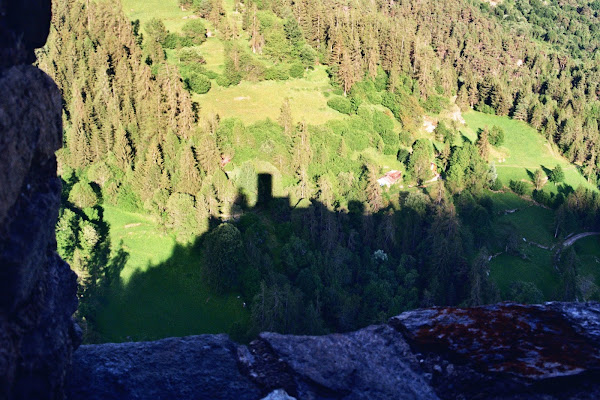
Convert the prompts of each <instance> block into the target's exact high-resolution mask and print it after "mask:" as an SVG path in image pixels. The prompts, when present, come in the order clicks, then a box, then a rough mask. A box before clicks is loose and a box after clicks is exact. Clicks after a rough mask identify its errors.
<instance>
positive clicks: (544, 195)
mask: <svg viewBox="0 0 600 400" xmlns="http://www.w3.org/2000/svg"><path fill="white" fill-rule="evenodd" d="M532 197H533V199H534V200H535V201H537V202H538V203H540V204H543V205H545V206H548V207H552V205H553V204H552V203H553V202H552V197H551V196H550V194H549V193H548V192H546V191H545V190H543V189H542V190H537V189H536V190H534V191H533V195H532Z"/></svg>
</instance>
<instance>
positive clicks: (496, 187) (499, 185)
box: [490, 178, 504, 191]
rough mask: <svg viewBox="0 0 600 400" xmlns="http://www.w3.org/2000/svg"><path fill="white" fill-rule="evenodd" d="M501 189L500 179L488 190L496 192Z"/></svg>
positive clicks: (502, 185)
mask: <svg viewBox="0 0 600 400" xmlns="http://www.w3.org/2000/svg"><path fill="white" fill-rule="evenodd" d="M503 187H504V184H503V183H502V180H501V179H500V178H496V180H495V181H494V182H493V183H492V185H491V186H490V189H492V190H495V191H498V190H502V188H503Z"/></svg>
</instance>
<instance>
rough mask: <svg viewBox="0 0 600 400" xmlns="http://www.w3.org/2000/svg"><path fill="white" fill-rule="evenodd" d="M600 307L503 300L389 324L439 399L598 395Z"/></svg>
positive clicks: (415, 314)
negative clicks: (413, 354) (427, 373)
mask: <svg viewBox="0 0 600 400" xmlns="http://www.w3.org/2000/svg"><path fill="white" fill-rule="evenodd" d="M598 307H599V305H598V304H597V303H591V304H568V303H548V304H546V305H527V306H525V305H520V304H512V303H501V304H496V305H490V306H485V307H474V308H469V309H459V308H433V309H425V310H415V311H410V312H406V313H403V314H401V315H399V316H397V317H394V318H392V319H391V321H390V324H391V325H392V326H394V327H395V328H396V329H398V330H399V331H401V332H402V333H403V334H404V335H405V336H406V338H407V340H408V341H409V343H410V344H411V345H412V347H413V350H414V351H416V352H420V353H422V354H420V357H421V359H422V360H423V362H422V365H423V367H424V369H426V370H428V371H430V372H431V373H432V376H433V378H434V379H433V384H434V386H436V389H437V392H438V393H444V394H445V395H444V397H447V398H452V397H453V396H455V395H458V394H461V395H466V396H467V397H470V396H473V397H476V395H482V394H484V395H485V396H484V397H491V396H496V397H497V398H513V397H512V396H522V395H525V394H527V395H528V396H530V395H533V394H536V395H539V396H542V395H543V396H554V395H556V396H558V398H562V397H569V398H587V397H585V396H586V395H587V394H588V393H594V395H599V394H600V387H599V386H598V385H597V384H596V383H595V382H600V380H598V378H599V377H600V374H599V372H600V347H599V346H598V341H597V339H598V336H597V334H598V326H599V325H598V324H599V323H600V313H599V312H598V311H599V309H598ZM449 365H452V368H451V369H450V370H449V369H448V368H447V366H449ZM444 366H446V367H444ZM516 398H518V397H516ZM543 398H554V397H543ZM592 398H593V397H592Z"/></svg>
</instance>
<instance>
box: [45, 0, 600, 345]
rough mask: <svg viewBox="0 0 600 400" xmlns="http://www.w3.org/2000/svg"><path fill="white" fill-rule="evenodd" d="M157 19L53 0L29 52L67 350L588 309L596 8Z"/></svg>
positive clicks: (598, 216) (334, 6)
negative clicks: (61, 268) (480, 309)
mask: <svg viewBox="0 0 600 400" xmlns="http://www.w3.org/2000/svg"><path fill="white" fill-rule="evenodd" d="M172 2H173V4H172V5H171V7H172V10H173V13H180V14H181V16H180V15H179V14H176V15H178V17H177V22H176V23H171V24H169V21H163V20H162V19H161V18H160V15H151V16H150V17H148V18H145V20H144V21H140V19H133V20H130V19H129V18H128V17H126V14H127V13H128V10H131V11H133V10H134V6H135V7H137V6H138V5H139V4H141V3H143V2H138V3H139V4H136V3H135V1H133V0H129V1H124V4H121V3H120V2H119V1H117V0H100V1H91V2H90V1H80V0H76V1H66V0H56V1H55V2H54V6H53V14H54V15H53V24H52V30H51V36H50V39H49V41H48V45H47V46H46V47H45V48H44V49H42V50H41V51H40V52H39V53H38V63H39V65H40V67H41V68H42V69H44V70H45V71H46V72H47V73H48V74H49V75H50V76H51V77H52V78H53V79H54V80H55V81H56V82H57V84H58V85H59V87H60V89H61V91H62V94H63V98H64V107H63V119H64V148H63V149H62V150H60V151H59V153H58V158H59V174H60V175H61V177H62V179H63V207H62V209H61V214H60V218H59V222H58V224H57V242H58V249H59V253H60V255H61V256H62V257H63V258H65V259H66V260H67V261H68V262H69V263H70V264H71V266H72V268H73V269H74V270H75V271H76V272H77V274H78V276H79V282H80V290H79V292H80V293H79V295H80V308H79V311H78V318H79V320H80V322H81V324H82V326H84V328H85V339H86V340H87V341H88V342H101V341H108V340H111V341H122V340H130V339H133V340H142V339H152V338H156V337H160V336H161V335H162V336H168V335H178V334H191V333H203V332H212V331H214V330H215V329H217V330H219V329H220V330H224V331H227V332H228V333H230V334H232V335H233V336H234V337H236V338H238V339H241V340H244V339H247V338H250V337H252V335H254V334H256V333H257V332H259V331H265V330H269V331H278V332H285V333H305V334H322V333H327V332H337V331H347V330H352V329H356V328H358V327H362V326H365V325H368V324H372V323H377V322H381V321H385V320H386V319H387V318H389V317H390V316H392V315H395V314H398V313H400V312H402V311H404V310H408V309H413V308H417V307H422V306H433V305H479V304H486V303H491V302H496V301H500V300H515V301H519V302H532V303H535V302H541V301H549V300H589V299H599V298H600V290H599V289H598V285H600V272H598V267H597V264H598V263H599V262H600V259H599V258H598V257H600V254H598V253H597V251H596V247H597V242H588V245H583V244H579V245H571V243H568V238H569V237H571V235H573V234H577V233H581V232H595V231H598V230H599V229H600V210H599V209H600V198H599V196H598V186H597V185H598V177H599V174H600V157H599V155H600V133H599V128H600V125H599V123H600V122H599V121H600V52H599V50H598V47H599V45H600V28H599V27H600V2H599V1H588V0H578V1H557V0H550V1H547V2H541V1H537V0H531V1H529V0H505V1H502V2H499V4H498V5H495V6H492V5H490V4H489V3H486V2H480V1H478V0H461V1H456V0H436V1H433V0H431V1H417V0H399V1H383V0H369V1H368V0H358V1H347V0H335V1H332V0H262V1H261V0H244V1H239V2H238V1H237V0H180V1H179V3H177V2H176V1H175V0H173V1H172ZM132 4H133V5H132ZM139 7H142V6H141V5H139ZM171 22H172V21H171ZM216 48H217V49H218V50H215V49H216ZM214 60H218V61H217V62H215V61H214ZM319 74H322V76H323V79H322V82H321V81H318V82H319V85H320V86H319V88H320V89H314V92H309V95H310V96H313V97H314V99H315V100H314V102H315V104H316V102H317V99H322V101H323V103H324V105H323V107H321V108H318V109H317V107H316V106H315V105H314V104H312V103H313V102H312V101H310V100H309V101H307V102H306V104H305V105H304V106H303V105H302V104H300V103H299V101H298V100H297V99H294V98H288V97H286V98H284V99H283V101H277V102H274V101H273V97H270V96H271V95H273V96H274V95H275V93H274V91H273V92H272V93H271V92H265V96H264V98H261V101H262V103H264V106H265V108H266V109H269V112H274V113H275V114H271V115H275V117H274V118H270V117H268V116H264V117H263V116H262V115H258V116H253V117H256V118H254V119H253V120H252V121H249V120H244V118H245V117H244V116H243V115H241V114H240V116H239V117H236V116H234V117H228V118H223V117H222V116H221V115H220V114H222V113H220V112H214V110H215V109H217V108H218V107H225V108H226V106H223V105H215V104H216V102H217V101H219V99H221V101H223V100H222V99H223V95H222V93H229V92H227V91H229V90H235V88H236V87H239V88H242V87H244V88H247V87H249V88H257V87H263V86H260V85H266V84H269V85H274V86H269V87H275V88H278V89H276V90H282V91H283V90H288V89H286V88H288V87H289V86H286V85H291V84H294V82H296V83H297V84H298V85H300V84H306V85H308V83H310V82H312V80H315V79H318V78H315V77H319V76H321V75H319ZM244 85H246V86H244ZM306 90H308V89H306ZM311 90H313V89H311ZM300 91H301V89H298V92H300ZM211 93H216V94H219V95H220V96H221V97H219V98H218V99H216V98H215V97H209V96H211ZM291 93H293V92H291ZM216 94H215V95H214V96H216ZM245 98H246V97H244V96H238V97H235V99H234V100H235V101H237V102H240V101H244V99H245ZM309 98H310V97H309ZM211 102H212V104H210V107H209V103H211ZM311 107H314V109H315V112H316V111H318V113H319V114H318V115H327V116H328V117H327V118H325V117H323V118H322V121H319V123H315V122H314V121H315V120H314V118H315V115H316V114H314V113H312V111H307V110H312V108H311ZM319 107H320V106H319ZM273 110H274V111H273ZM223 112H227V111H226V110H224V111H223ZM244 112H249V113H252V112H253V111H252V109H248V110H247V111H244ZM255 113H256V112H255ZM311 114H313V115H311ZM329 116H331V117H329ZM463 116H464V118H463ZM311 118H313V119H311ZM308 120H310V121H312V122H310V123H309V122H307V121H308ZM427 126H431V129H426V127H427ZM534 144H535V145H534ZM535 146H538V147H535ZM526 151H529V152H530V153H529V154H527V153H524V152H526ZM542 151H543V152H544V153H543V154H544V156H543V157H546V158H542V155H541V154H542V153H541V152H542ZM519 152H521V153H524V154H526V156H523V157H522V158H518V155H519V154H521V153H519ZM507 158H508V159H509V161H510V162H509V163H505V164H507V165H502V163H503V162H504V160H506V159H507ZM508 164H510V165H508ZM392 170H393V171H397V175H395V176H401V179H400V180H399V181H398V182H392V184H391V185H390V186H386V185H382V184H381V182H380V179H381V178H382V177H384V175H385V174H386V173H388V172H390V171H392ZM119 218H121V219H124V218H130V219H132V218H133V219H135V221H137V222H135V223H129V222H128V223H122V222H121V220H120V219H119ZM119 224H120V225H119ZM139 226H150V227H151V229H150V228H149V231H147V232H146V231H145V233H144V235H145V236H144V237H143V238H141V239H140V240H139V243H138V242H136V243H138V244H137V245H135V246H134V245H133V244H132V243H133V239H131V238H132V235H134V234H135V232H136V231H135V229H137V227H139ZM128 230H129V231H128ZM121 231H123V232H125V233H123V235H122V236H119V237H120V238H121V240H120V241H117V240H115V239H116V238H117V234H116V232H121ZM148 232H150V233H148ZM586 240H597V238H596V239H594V238H591V239H586ZM169 241H171V242H172V243H173V246H172V247H171V248H169V251H168V253H170V254H168V255H167V257H163V258H162V259H152V260H151V259H150V258H144V254H146V253H147V254H151V253H152V252H153V251H155V250H156V249H158V248H160V247H161V246H164V245H165V243H167V242H169ZM144 242H145V243H144ZM171 242H169V243H171ZM582 242H583V241H582ZM590 243H592V245H590ZM144 245H145V246H147V247H144ZM153 247H154V248H153ZM140 254H141V255H140ZM136 257H137V258H136ZM138 258H139V259H140V260H142V261H140V265H141V266H142V267H143V268H142V269H143V271H142V270H140V271H136V272H131V271H130V267H128V266H129V265H131V263H132V262H133V261H134V260H137V259H138ZM518 268H522V270H520V269H518ZM519 271H526V272H524V273H523V272H519ZM161 282H162V283H161ZM169 285H170V286H169ZM171 292H173V293H171ZM163 296H164V297H163ZM178 296H180V297H178ZM186 296H187V297H186ZM182 299H184V300H182ZM165 304H166V306H168V307H169V309H179V308H180V309H182V310H183V309H188V310H190V311H189V312H187V313H186V312H184V311H181V312H179V311H177V312H173V313H172V314H173V315H170V316H167V315H164V314H169V313H167V312H163V311H164V309H163V308H161V307H166V306H165ZM213 304H214V306H213ZM136 307H137V308H136ZM210 307H214V308H213V309H212V310H211V311H207V310H208V309H209V308H210ZM142 308H143V309H142ZM127 310H129V311H127ZM160 310H163V311H160ZM127 312H129V314H128V313H127ZM144 318H145V319H146V320H144ZM124 320H127V322H126V323H125V322H123V321H124ZM147 320H156V321H158V322H147ZM208 320H210V321H212V320H215V321H219V324H220V325H219V326H218V327H216V325H215V326H208V327H207V326H206V323H205V322H202V321H208ZM107 321H109V322H107ZM110 324H112V325H118V324H123V326H125V328H123V329H116V330H114V329H112V330H111V329H110V328H107V325H110ZM128 329H129V330H128Z"/></svg>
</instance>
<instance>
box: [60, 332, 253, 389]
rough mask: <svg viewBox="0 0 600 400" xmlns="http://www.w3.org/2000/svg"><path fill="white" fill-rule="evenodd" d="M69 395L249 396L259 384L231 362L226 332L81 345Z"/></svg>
mask: <svg viewBox="0 0 600 400" xmlns="http://www.w3.org/2000/svg"><path fill="white" fill-rule="evenodd" d="M68 398H70V399H86V400H94V399H103V400H110V399H121V400H127V399H154V400H159V399H169V400H170V399H178V400H185V399H195V400H202V399H207V400H209V399H211V400H213V399H214V400H217V399H239V400H244V399H252V400H256V399H259V398H261V396H260V391H259V389H258V388H257V387H256V386H255V385H254V384H253V383H252V382H251V381H250V379H249V378H248V377H246V376H243V375H242V374H241V373H240V371H239V370H238V367H237V346H236V344H235V343H233V342H232V341H230V340H229V339H228V338H227V336H226V335H200V336H190V337H185V338H169V339H163V340H157V341H154V342H139V343H120V344H103V345H89V346H81V347H80V348H79V349H78V350H77V352H76V353H75V356H74V358H73V374H71V382H70V383H69V389H68Z"/></svg>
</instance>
